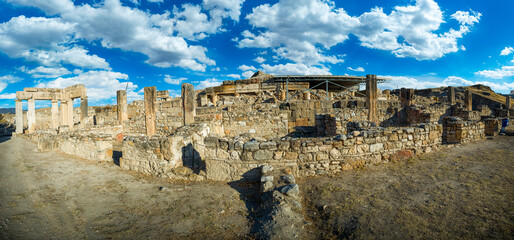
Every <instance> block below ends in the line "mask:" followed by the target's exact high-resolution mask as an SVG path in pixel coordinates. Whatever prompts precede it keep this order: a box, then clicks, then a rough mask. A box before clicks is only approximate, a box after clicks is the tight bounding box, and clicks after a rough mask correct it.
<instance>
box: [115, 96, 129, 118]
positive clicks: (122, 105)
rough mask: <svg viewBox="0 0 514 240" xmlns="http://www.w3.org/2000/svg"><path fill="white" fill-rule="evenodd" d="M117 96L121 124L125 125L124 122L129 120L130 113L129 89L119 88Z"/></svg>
mask: <svg viewBox="0 0 514 240" xmlns="http://www.w3.org/2000/svg"><path fill="white" fill-rule="evenodd" d="M116 98H117V100H118V102H117V104H118V106H117V108H116V109H117V111H118V121H119V122H120V124H121V125H123V122H125V121H127V120H128V113H127V91H125V90H118V91H117V92H116Z"/></svg>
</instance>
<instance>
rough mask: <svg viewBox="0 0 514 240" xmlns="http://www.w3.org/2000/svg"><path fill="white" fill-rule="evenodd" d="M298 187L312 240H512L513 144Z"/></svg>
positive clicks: (447, 152) (465, 148)
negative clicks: (302, 198) (302, 197)
mask: <svg viewBox="0 0 514 240" xmlns="http://www.w3.org/2000/svg"><path fill="white" fill-rule="evenodd" d="M300 186H302V190H303V193H304V195H305V196H308V197H306V198H305V203H304V204H305V205H306V206H307V208H306V210H305V214H304V215H305V217H306V218H307V219H309V220H310V222H311V223H312V224H311V225H310V226H308V230H309V232H310V233H311V237H312V238H316V239H514V137H503V136H499V137H495V138H494V140H491V139H489V140H485V141H479V142H475V143H471V144H465V145H462V146H458V147H454V148H448V149H444V150H442V151H439V152H436V153H431V154H425V155H423V156H421V157H418V158H414V159H410V160H407V161H405V162H401V163H397V164H384V165H379V166H373V167H367V168H365V169H363V170H354V171H348V172H345V173H344V174H340V175H337V176H334V177H321V178H312V179H304V180H303V181H302V182H301V183H300Z"/></svg>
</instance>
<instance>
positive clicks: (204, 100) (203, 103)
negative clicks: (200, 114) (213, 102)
mask: <svg viewBox="0 0 514 240" xmlns="http://www.w3.org/2000/svg"><path fill="white" fill-rule="evenodd" d="M208 101H209V100H208V99H207V94H203V95H200V106H201V107H205V106H207V105H208V104H207V102H208Z"/></svg>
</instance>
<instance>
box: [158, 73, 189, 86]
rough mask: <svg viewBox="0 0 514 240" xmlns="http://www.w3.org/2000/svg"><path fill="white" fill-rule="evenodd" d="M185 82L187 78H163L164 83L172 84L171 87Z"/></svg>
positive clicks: (167, 76)
mask: <svg viewBox="0 0 514 240" xmlns="http://www.w3.org/2000/svg"><path fill="white" fill-rule="evenodd" d="M185 80H187V78H185V77H181V78H174V77H172V76H170V75H165V76H164V81H165V82H167V83H169V84H173V85H179V84H180V83H182V82H183V81H185Z"/></svg>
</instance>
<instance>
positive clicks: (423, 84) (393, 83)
mask: <svg viewBox="0 0 514 240" xmlns="http://www.w3.org/2000/svg"><path fill="white" fill-rule="evenodd" d="M380 77H383V78H387V79H389V81H387V82H385V83H379V84H378V87H379V88H380V89H397V88H415V89H422V88H434V87H440V86H441V83H434V82H431V81H421V80H418V79H416V78H412V77H405V76H380Z"/></svg>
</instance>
